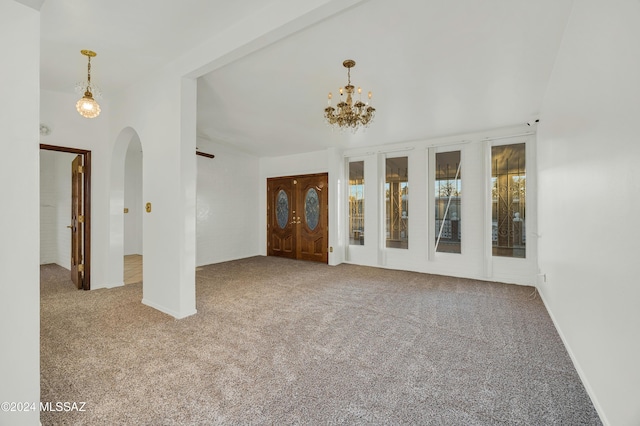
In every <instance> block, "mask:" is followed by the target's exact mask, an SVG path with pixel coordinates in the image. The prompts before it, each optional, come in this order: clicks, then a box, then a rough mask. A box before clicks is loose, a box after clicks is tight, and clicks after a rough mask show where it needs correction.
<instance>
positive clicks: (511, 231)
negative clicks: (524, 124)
mask: <svg viewBox="0 0 640 426" xmlns="http://www.w3.org/2000/svg"><path fill="white" fill-rule="evenodd" d="M525 170H526V169H525V144H523V143H521V144H515V145H503V146H494V147H492V148H491V184H492V189H491V201H492V246H493V255H494V256H507V257H525V254H526V251H525V245H526V228H525V221H526V210H525V207H526V173H525Z"/></svg>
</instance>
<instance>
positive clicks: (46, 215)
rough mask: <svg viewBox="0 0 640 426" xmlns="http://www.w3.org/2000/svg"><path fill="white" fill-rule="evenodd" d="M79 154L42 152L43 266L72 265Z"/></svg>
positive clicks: (41, 229) (41, 259)
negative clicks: (74, 183)
mask: <svg viewBox="0 0 640 426" xmlns="http://www.w3.org/2000/svg"><path fill="white" fill-rule="evenodd" d="M75 157H76V154H71V153H67V152H58V151H47V150H40V264H46V263H55V264H57V265H60V266H62V267H63V268H66V269H69V267H70V265H71V231H70V230H69V228H67V226H68V225H69V224H70V223H71V162H72V161H73V159H74V158H75Z"/></svg>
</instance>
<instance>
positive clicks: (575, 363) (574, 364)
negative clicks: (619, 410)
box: [536, 286, 611, 426]
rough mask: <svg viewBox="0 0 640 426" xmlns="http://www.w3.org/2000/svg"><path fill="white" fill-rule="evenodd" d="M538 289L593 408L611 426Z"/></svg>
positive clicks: (606, 424)
mask: <svg viewBox="0 0 640 426" xmlns="http://www.w3.org/2000/svg"><path fill="white" fill-rule="evenodd" d="M536 288H537V290H538V294H539V295H540V299H541V300H542V303H543V304H544V307H545V309H546V310H547V312H548V313H549V316H550V317H551V321H553V325H554V327H555V328H556V331H557V332H558V335H560V339H562V343H563V344H564V348H565V349H566V350H567V353H568V354H569V357H570V358H571V362H572V363H573V366H574V368H575V369H576V371H577V372H578V376H579V377H580V380H581V381H582V384H583V385H584V388H585V390H586V391H587V394H588V395H589V398H591V402H592V403H593V406H594V407H595V409H596V411H597V412H598V416H600V420H601V421H602V424H604V425H605V426H609V425H610V424H611V423H610V422H609V421H608V420H607V416H606V415H605V413H604V411H603V410H602V406H601V405H600V403H599V402H598V398H596V395H595V392H594V391H593V388H592V387H591V385H590V384H589V380H588V379H587V376H586V375H585V374H584V371H583V370H582V368H581V367H580V364H579V363H578V361H577V359H576V357H575V355H574V354H573V351H572V350H571V347H570V346H569V344H568V343H567V339H566V338H565V336H564V333H563V332H562V329H561V328H560V327H559V326H558V322H557V321H556V317H555V316H554V315H553V312H552V311H551V310H550V309H549V305H548V304H547V301H546V300H545V299H544V294H543V293H542V291H540V288H538V286H536Z"/></svg>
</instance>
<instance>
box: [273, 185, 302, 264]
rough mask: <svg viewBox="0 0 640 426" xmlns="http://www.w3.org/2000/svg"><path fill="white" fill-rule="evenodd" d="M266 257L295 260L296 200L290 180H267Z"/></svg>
mask: <svg viewBox="0 0 640 426" xmlns="http://www.w3.org/2000/svg"><path fill="white" fill-rule="evenodd" d="M267 199H268V203H267V255H269V256H282V257H288V258H292V259H295V258H296V238H295V234H294V231H295V225H296V216H295V215H296V208H295V206H296V199H295V191H294V182H293V179H290V178H273V179H268V180H267Z"/></svg>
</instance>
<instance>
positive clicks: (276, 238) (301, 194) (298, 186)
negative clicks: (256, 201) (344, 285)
mask: <svg viewBox="0 0 640 426" xmlns="http://www.w3.org/2000/svg"><path fill="white" fill-rule="evenodd" d="M267 199H268V203H267V255H269V256H282V257H288V258H291V259H302V260H313V261H316V262H323V263H327V262H328V260H329V255H328V249H327V246H328V243H329V226H328V222H329V220H328V217H329V209H328V200H329V196H328V175H327V174H326V173H324V174H318V175H303V176H287V177H279V178H270V179H267Z"/></svg>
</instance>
